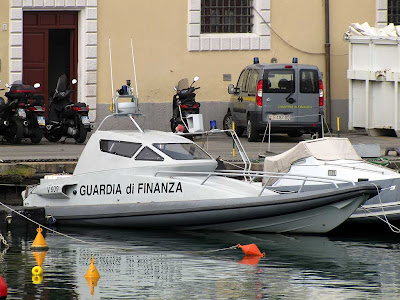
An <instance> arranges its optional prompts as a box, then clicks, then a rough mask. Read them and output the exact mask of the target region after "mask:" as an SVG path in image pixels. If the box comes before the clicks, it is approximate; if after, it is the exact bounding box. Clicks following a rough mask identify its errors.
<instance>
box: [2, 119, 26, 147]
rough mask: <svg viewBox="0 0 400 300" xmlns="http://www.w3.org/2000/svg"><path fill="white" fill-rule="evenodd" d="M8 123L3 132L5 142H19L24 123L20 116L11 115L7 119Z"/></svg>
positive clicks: (22, 133)
mask: <svg viewBox="0 0 400 300" xmlns="http://www.w3.org/2000/svg"><path fill="white" fill-rule="evenodd" d="M9 122H10V124H9V125H8V126H7V128H6V130H5V132H4V138H5V139H6V140H7V142H9V143H12V144H19V143H21V140H22V137H23V135H24V125H22V121H21V119H20V118H18V117H16V116H13V117H11V118H10V120H9Z"/></svg>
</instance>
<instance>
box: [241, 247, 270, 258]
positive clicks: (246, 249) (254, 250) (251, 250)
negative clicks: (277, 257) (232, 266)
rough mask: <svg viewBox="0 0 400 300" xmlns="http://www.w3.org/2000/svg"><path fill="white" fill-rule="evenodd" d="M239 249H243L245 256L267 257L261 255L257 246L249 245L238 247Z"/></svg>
mask: <svg viewBox="0 0 400 300" xmlns="http://www.w3.org/2000/svg"><path fill="white" fill-rule="evenodd" d="M237 247H238V248H240V249H242V250H243V252H244V255H255V256H262V257H264V256H265V253H261V251H260V249H258V247H257V245H256V244H248V245H240V244H239V245H237Z"/></svg>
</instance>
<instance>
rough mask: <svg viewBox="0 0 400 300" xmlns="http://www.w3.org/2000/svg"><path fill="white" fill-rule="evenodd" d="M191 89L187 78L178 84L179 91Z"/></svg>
mask: <svg viewBox="0 0 400 300" xmlns="http://www.w3.org/2000/svg"><path fill="white" fill-rule="evenodd" d="M188 87H189V80H188V79H187V78H183V79H181V80H179V82H178V88H177V89H178V91H181V90H184V89H187V88H188Z"/></svg>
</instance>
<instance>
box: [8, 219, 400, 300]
mask: <svg viewBox="0 0 400 300" xmlns="http://www.w3.org/2000/svg"><path fill="white" fill-rule="evenodd" d="M386 229H387V230H385V232H387V234H383V235H382V232H381V233H373V234H372V233H371V234H362V235H359V234H347V235H333V236H332V235H330V236H302V235H282V234H242V233H222V232H171V231H134V230H114V229H113V230H108V229H96V228H91V229H82V228H72V229H71V228H58V229H57V230H58V231H60V232H61V233H62V234H64V235H60V234H58V233H54V232H46V231H44V233H45V234H44V236H45V240H46V242H47V244H48V246H49V250H48V251H47V253H44V257H42V258H41V260H40V259H39V261H38V260H37V258H35V257H34V255H33V253H32V251H31V249H30V245H31V244H32V242H33V240H34V238H35V236H36V228H34V227H32V228H31V227H30V226H29V227H28V228H24V229H18V230H12V231H8V232H7V231H6V232H2V235H3V236H4V238H5V239H6V240H7V243H8V245H9V248H5V247H4V245H2V248H1V249H2V252H1V257H0V261H1V263H0V275H1V276H3V277H4V279H5V281H6V283H7V285H8V297H7V299H399V298H400V239H399V236H398V235H397V234H395V233H389V232H390V231H389V229H388V228H386ZM252 243H254V244H256V245H257V246H258V248H259V249H260V251H261V252H265V257H254V256H253V257H246V256H244V253H243V251H242V250H241V249H238V248H234V247H232V248H231V246H236V245H238V244H241V245H247V244H252ZM92 256H93V258H94V261H95V266H96V268H97V270H98V272H99V274H100V278H99V280H98V281H97V282H95V281H92V282H91V281H88V280H86V279H85V274H86V273H87V271H88V269H89V265H90V261H91V257H92ZM37 264H41V267H42V269H43V276H42V277H40V276H39V277H37V276H36V277H35V276H32V268H33V267H35V265H37Z"/></svg>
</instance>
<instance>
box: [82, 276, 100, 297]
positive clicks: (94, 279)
mask: <svg viewBox="0 0 400 300" xmlns="http://www.w3.org/2000/svg"><path fill="white" fill-rule="evenodd" d="M85 279H86V281H87V283H88V286H90V294H91V295H94V287H95V286H97V282H98V281H99V279H100V277H85Z"/></svg>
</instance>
